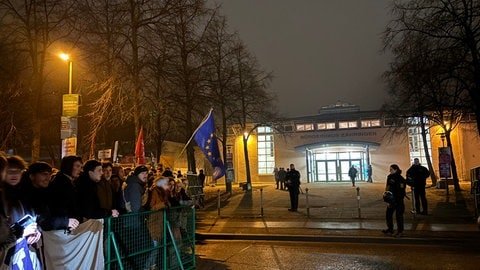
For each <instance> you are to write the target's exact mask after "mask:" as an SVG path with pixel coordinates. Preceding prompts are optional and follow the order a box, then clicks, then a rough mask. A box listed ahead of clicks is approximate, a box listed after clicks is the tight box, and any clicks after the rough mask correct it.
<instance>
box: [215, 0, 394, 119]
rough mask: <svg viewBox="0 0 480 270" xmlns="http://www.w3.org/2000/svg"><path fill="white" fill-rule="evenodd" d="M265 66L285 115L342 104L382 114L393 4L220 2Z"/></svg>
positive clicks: (382, 0)
mask: <svg viewBox="0 0 480 270" xmlns="http://www.w3.org/2000/svg"><path fill="white" fill-rule="evenodd" d="M216 2H217V3H220V4H221V5H222V13H223V14H224V15H226V16H227V19H228V22H229V25H230V28H231V29H232V30H237V31H238V32H239V34H240V37H241V39H242V40H243V41H244V42H245V44H246V45H247V47H248V48H249V50H250V51H251V52H252V53H253V54H254V55H255V56H256V57H257V59H258V60H259V62H260V64H261V65H262V66H263V67H264V68H265V69H267V70H270V71H273V74H274V77H275V78H274V80H273V83H272V85H271V91H273V92H274V93H275V94H276V95H277V97H278V109H279V112H280V113H281V114H282V115H284V116H302V115H312V114H316V113H317V111H318V109H319V108H320V107H321V106H324V105H329V104H333V103H335V102H336V101H338V100H341V101H344V102H349V103H353V104H357V105H360V107H361V109H362V110H376V109H379V108H380V106H381V105H382V103H383V102H384V100H385V99H386V97H387V94H386V89H385V88H386V85H385V83H384V82H383V81H382V79H381V74H382V73H383V72H384V71H385V69H386V68H387V66H388V63H389V61H390V56H389V55H388V54H387V55H385V54H383V53H382V52H381V51H382V41H381V33H382V31H383V30H384V29H385V26H386V24H387V23H388V21H389V18H390V17H389V9H388V6H389V3H390V1H387V0H216Z"/></svg>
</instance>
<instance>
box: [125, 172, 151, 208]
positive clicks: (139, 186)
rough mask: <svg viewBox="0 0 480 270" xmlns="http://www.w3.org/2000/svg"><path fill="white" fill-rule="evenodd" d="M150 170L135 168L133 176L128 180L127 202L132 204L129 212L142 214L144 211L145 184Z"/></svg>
mask: <svg viewBox="0 0 480 270" xmlns="http://www.w3.org/2000/svg"><path fill="white" fill-rule="evenodd" d="M147 176H148V168H147V167H146V166H143V165H140V166H137V167H136V168H135V170H134V171H133V175H130V176H129V177H128V178H127V188H126V189H125V192H124V196H125V201H126V202H129V203H130V207H131V209H130V210H128V209H127V211H128V212H140V211H141V210H143V209H142V196H143V194H144V193H145V183H146V182H147Z"/></svg>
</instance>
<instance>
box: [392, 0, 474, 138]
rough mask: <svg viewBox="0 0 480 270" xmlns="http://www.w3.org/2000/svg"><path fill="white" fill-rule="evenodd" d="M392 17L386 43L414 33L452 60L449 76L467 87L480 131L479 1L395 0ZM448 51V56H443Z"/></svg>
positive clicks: (394, 41)
mask: <svg viewBox="0 0 480 270" xmlns="http://www.w3.org/2000/svg"><path fill="white" fill-rule="evenodd" d="M392 13H393V15H394V16H395V18H394V19H393V20H392V21H391V23H390V25H389V26H388V28H387V31H386V42H387V43H388V44H395V43H397V42H401V41H402V40H404V39H406V38H407V39H408V38H409V34H412V33H415V34H416V35H418V36H421V37H423V39H424V40H428V41H429V44H431V45H433V46H431V48H430V50H431V51H432V52H435V51H442V52H444V56H446V57H447V58H448V59H452V60H453V59H454V60H455V61H451V64H452V66H451V68H452V75H453V77H452V79H455V80H457V81H458V84H457V86H458V87H460V88H462V89H464V90H466V91H467V92H468V94H469V97H470V99H471V102H470V104H471V106H472V107H473V111H474V112H475V115H476V120H477V130H478V132H479V133H480V51H479V48H480V47H479V42H480V2H479V1H476V0H409V1H402V0H396V1H394V4H393V7H392ZM445 53H448V54H449V55H446V54H445Z"/></svg>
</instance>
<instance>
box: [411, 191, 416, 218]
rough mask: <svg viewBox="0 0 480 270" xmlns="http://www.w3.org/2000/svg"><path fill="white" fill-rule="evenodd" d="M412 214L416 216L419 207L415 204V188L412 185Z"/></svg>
mask: <svg viewBox="0 0 480 270" xmlns="http://www.w3.org/2000/svg"><path fill="white" fill-rule="evenodd" d="M411 196H412V214H413V218H415V217H416V215H417V208H416V206H415V188H414V187H412V195H411Z"/></svg>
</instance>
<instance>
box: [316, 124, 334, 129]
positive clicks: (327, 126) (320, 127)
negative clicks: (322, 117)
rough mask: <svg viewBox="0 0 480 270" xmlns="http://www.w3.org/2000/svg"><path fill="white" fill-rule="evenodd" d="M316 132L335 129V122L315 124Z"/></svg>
mask: <svg viewBox="0 0 480 270" xmlns="http://www.w3.org/2000/svg"><path fill="white" fill-rule="evenodd" d="M317 129H318V130H325V129H335V122H330V123H318V124H317Z"/></svg>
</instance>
